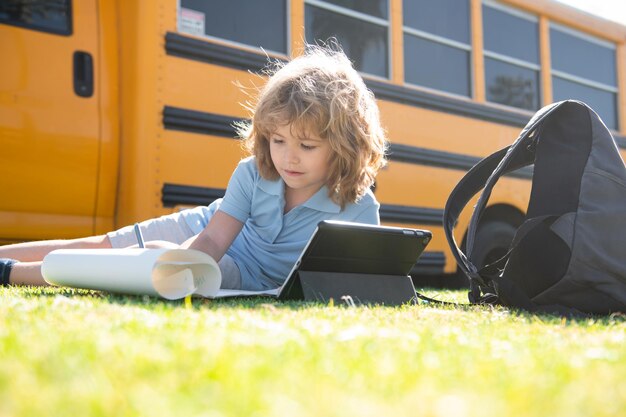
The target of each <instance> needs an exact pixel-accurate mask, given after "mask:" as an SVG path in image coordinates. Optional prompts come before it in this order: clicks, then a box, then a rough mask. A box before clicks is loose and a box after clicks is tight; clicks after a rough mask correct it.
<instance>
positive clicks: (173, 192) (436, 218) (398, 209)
mask: <svg viewBox="0 0 626 417" xmlns="http://www.w3.org/2000/svg"><path fill="white" fill-rule="evenodd" d="M225 191H226V190H224V189H223V188H209V187H197V186H192V185H180V184H169V183H165V184H163V188H162V190H161V193H162V197H161V201H162V203H163V207H174V206H176V205H187V206H206V205H209V204H211V203H212V202H213V201H215V200H216V199H218V198H221V197H223V196H224V192H225ZM380 218H381V220H383V221H389V222H395V223H410V224H428V225H437V226H441V225H442V223H443V210H439V209H432V208H424V207H411V206H398V205H393V204H382V205H381V206H380Z"/></svg>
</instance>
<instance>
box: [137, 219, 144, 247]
mask: <svg viewBox="0 0 626 417" xmlns="http://www.w3.org/2000/svg"><path fill="white" fill-rule="evenodd" d="M135 235H136V236H137V243H139V247H140V248H145V246H144V243H143V236H142V234H141V229H140V228H139V223H135Z"/></svg>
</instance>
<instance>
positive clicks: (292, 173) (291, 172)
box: [283, 169, 304, 177]
mask: <svg viewBox="0 0 626 417" xmlns="http://www.w3.org/2000/svg"><path fill="white" fill-rule="evenodd" d="M283 172H284V173H285V174H286V175H287V176H289V177H299V176H300V175H303V174H304V173H303V172H300V171H290V170H288V169H283Z"/></svg>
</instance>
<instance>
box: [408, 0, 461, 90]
mask: <svg viewBox="0 0 626 417" xmlns="http://www.w3.org/2000/svg"><path fill="white" fill-rule="evenodd" d="M402 6H403V16H404V23H403V24H404V27H403V31H404V74H405V80H406V82H408V83H411V84H416V85H420V86H423V87H429V88H433V89H437V90H442V91H445V92H449V93H453V94H458V95H461V96H466V97H469V96H470V95H471V87H470V85H471V82H470V73H471V71H470V52H471V46H470V26H469V1H468V0H445V1H438V2H432V1H427V0H419V1H418V0H416V1H405V2H403V3H402Z"/></svg>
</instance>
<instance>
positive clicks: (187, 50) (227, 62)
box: [165, 32, 626, 148]
mask: <svg viewBox="0 0 626 417" xmlns="http://www.w3.org/2000/svg"><path fill="white" fill-rule="evenodd" d="M165 50H166V53H167V54H168V55H173V56H177V57H180V58H185V59H192V60H195V61H201V62H206V63H209V64H216V65H222V66H227V67H231V68H236V69H240V70H245V71H255V72H258V71H261V70H262V69H263V68H264V67H265V66H266V64H267V62H268V59H267V57H266V56H265V55H261V54H258V53H255V52H252V51H244V50H241V49H237V48H234V47H230V46H225V45H219V44H215V43H212V42H207V41H203V40H200V39H194V38H190V37H187V36H183V35H179V34H177V33H173V32H168V33H167V34H166V35H165ZM365 82H366V84H367V86H368V87H369V88H370V89H371V90H372V92H373V93H374V95H375V96H376V98H378V99H380V100H388V101H393V102H396V103H401V104H407V105H410V106H414V107H422V108H426V109H431V110H436V111H441V112H445V113H450V114H455V115H459V116H464V117H470V118H473V119H480V120H486V121H489V122H495V123H500V124H505V125H510V126H516V127H523V126H525V125H526V123H527V122H528V121H529V120H530V115H524V114H520V113H517V112H514V111H507V110H505V109H499V108H495V107H491V106H487V105H484V104H481V103H476V102H473V101H470V100H463V99H456V98H453V97H446V96H443V95H439V94H435V93H431V92H428V91H422V90H418V89H415V88H410V87H405V86H400V85H394V84H390V83H388V82H383V81H376V80H369V79H366V80H365ZM614 137H615V140H616V142H617V144H618V146H619V147H620V148H626V136H622V135H614Z"/></svg>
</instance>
